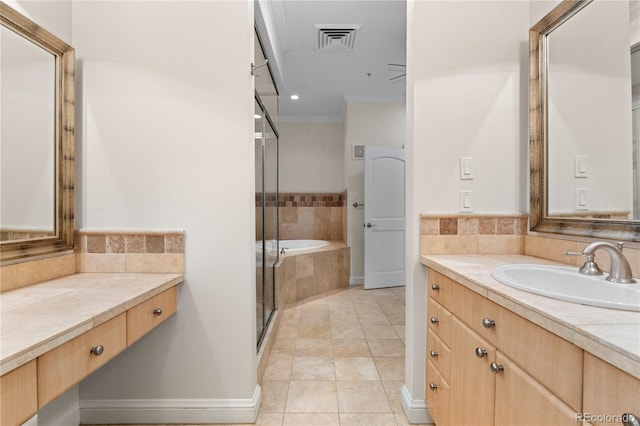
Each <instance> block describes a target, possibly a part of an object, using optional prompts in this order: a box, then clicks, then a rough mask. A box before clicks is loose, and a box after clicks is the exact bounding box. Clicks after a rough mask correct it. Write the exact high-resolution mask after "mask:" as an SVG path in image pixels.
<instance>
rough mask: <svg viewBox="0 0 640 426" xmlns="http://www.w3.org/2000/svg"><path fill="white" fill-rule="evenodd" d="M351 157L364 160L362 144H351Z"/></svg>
mask: <svg viewBox="0 0 640 426" xmlns="http://www.w3.org/2000/svg"><path fill="white" fill-rule="evenodd" d="M352 157H353V159H354V160H364V145H353V156H352Z"/></svg>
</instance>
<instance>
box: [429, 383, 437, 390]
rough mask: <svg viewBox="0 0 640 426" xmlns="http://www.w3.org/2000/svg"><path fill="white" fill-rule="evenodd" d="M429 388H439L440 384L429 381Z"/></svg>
mask: <svg viewBox="0 0 640 426" xmlns="http://www.w3.org/2000/svg"><path fill="white" fill-rule="evenodd" d="M429 389H431V390H432V391H434V390H436V389H438V385H436V384H435V383H429Z"/></svg>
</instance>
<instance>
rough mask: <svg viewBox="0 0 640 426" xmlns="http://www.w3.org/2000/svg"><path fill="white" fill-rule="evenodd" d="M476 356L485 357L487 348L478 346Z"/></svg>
mask: <svg viewBox="0 0 640 426" xmlns="http://www.w3.org/2000/svg"><path fill="white" fill-rule="evenodd" d="M476 356H477V357H478V358H484V357H485V356H487V350H486V349H482V348H476Z"/></svg>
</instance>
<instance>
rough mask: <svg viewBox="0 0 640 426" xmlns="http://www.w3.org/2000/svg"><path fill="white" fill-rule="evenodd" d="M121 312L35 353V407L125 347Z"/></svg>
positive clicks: (58, 393) (124, 315) (123, 319)
mask: <svg viewBox="0 0 640 426" xmlns="http://www.w3.org/2000/svg"><path fill="white" fill-rule="evenodd" d="M126 322H127V317H126V313H122V314H120V315H118V316H117V317H115V318H112V319H110V320H109V321H107V322H105V323H103V324H100V325H99V326H97V327H95V328H93V329H91V330H89V331H87V332H86V333H84V334H81V335H80V336H78V337H76V338H75V339H72V340H69V341H68V342H66V343H64V344H62V345H60V346H58V347H57V348H54V349H52V350H50V351H49V352H46V353H45V354H43V355H41V356H39V357H38V408H42V407H44V406H45V405H46V404H48V403H49V402H51V401H53V400H54V399H55V398H57V397H58V396H60V395H62V393H64V391H66V390H67V389H69V388H70V387H71V386H73V385H74V384H76V383H78V382H79V381H80V380H82V379H84V378H85V377H87V376H88V375H89V374H91V373H93V372H94V371H96V370H97V369H98V368H100V367H102V366H103V365H104V364H106V363H107V361H109V360H110V359H112V358H113V357H115V356H116V355H118V354H119V353H120V352H122V351H123V350H124V349H125V348H126V347H127V334H126V333H127V324H126Z"/></svg>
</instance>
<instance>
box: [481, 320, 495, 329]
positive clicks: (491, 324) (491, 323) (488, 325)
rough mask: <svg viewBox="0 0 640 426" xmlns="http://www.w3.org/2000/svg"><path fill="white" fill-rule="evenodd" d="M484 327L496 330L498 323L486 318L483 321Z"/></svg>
mask: <svg viewBox="0 0 640 426" xmlns="http://www.w3.org/2000/svg"><path fill="white" fill-rule="evenodd" d="M482 326H483V327H484V328H495V326H496V322H495V321H494V320H492V319H489V318H484V319H483V320H482Z"/></svg>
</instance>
